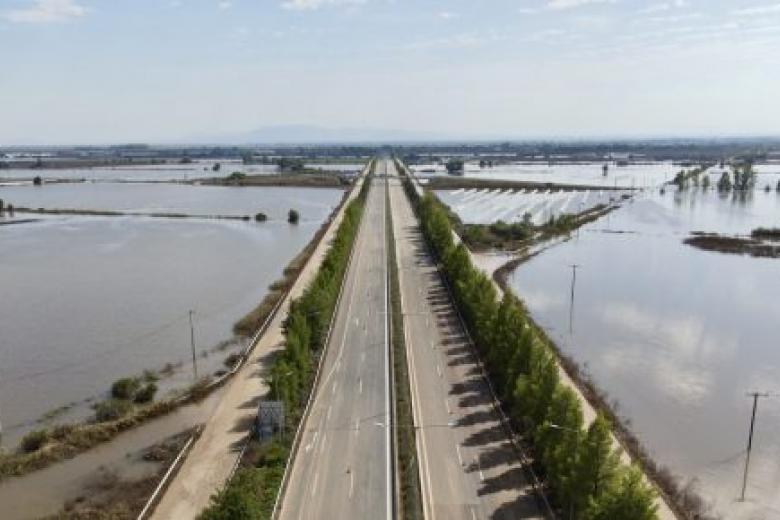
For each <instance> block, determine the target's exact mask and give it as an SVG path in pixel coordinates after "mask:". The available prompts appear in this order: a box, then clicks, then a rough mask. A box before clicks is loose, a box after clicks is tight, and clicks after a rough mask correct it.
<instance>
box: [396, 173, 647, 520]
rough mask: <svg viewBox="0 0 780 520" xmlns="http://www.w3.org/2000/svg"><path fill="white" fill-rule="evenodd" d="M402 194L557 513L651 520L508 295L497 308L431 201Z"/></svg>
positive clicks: (606, 440) (603, 430) (602, 425)
mask: <svg viewBox="0 0 780 520" xmlns="http://www.w3.org/2000/svg"><path fill="white" fill-rule="evenodd" d="M406 187H407V191H408V193H409V194H410V196H411V197H412V199H413V200H415V201H416V207H417V211H418V214H419V217H420V220H421V224H422V228H423V232H424V234H425V236H426V238H427V239H428V241H429V243H430V244H431V246H432V247H433V250H434V251H435V252H436V254H437V255H438V257H439V259H440V261H441V263H442V269H443V272H444V274H445V276H446V279H447V280H448V281H449V284H450V286H451V288H452V292H453V296H454V299H455V302H456V304H457V307H458V308H459V309H460V312H461V315H462V316H463V319H464V321H465V323H466V325H467V327H468V329H469V331H470V333H471V336H472V338H473V340H474V342H475V345H476V347H477V349H478V350H479V352H480V353H481V354H482V356H483V358H484V359H485V361H486V366H487V369H488V374H489V376H490V378H491V380H492V382H493V384H494V386H495V388H496V391H497V393H498V395H499V398H500V399H501V401H502V403H503V405H504V406H505V407H506V409H507V410H509V412H510V417H511V419H512V421H513V423H514V424H515V425H516V426H517V427H519V428H520V430H521V431H522V432H524V434H525V435H526V436H527V438H528V439H529V440H530V441H531V443H532V445H533V451H534V453H535V455H536V458H535V464H536V465H537V466H538V468H539V470H540V472H541V474H542V475H543V476H544V478H545V480H546V482H547V483H548V484H549V486H550V489H551V495H552V498H553V500H554V503H555V504H556V505H557V507H559V508H561V510H566V511H573V512H574V514H575V516H574V517H576V518H593V519H595V518H614V516H609V515H611V514H612V513H613V512H615V511H632V512H633V514H632V516H631V517H632V518H648V519H651V518H655V517H656V509H657V505H656V504H655V491H654V490H653V489H652V488H651V487H649V486H648V485H647V484H645V483H644V481H643V480H642V479H641V478H639V479H637V478H636V477H634V476H632V474H634V473H636V470H634V469H632V468H629V467H625V466H624V465H622V464H620V463H619V456H618V453H617V452H616V451H615V450H614V449H613V448H612V437H611V435H610V424H609V421H608V420H607V418H606V417H605V416H604V415H602V414H599V415H598V417H597V419H596V420H595V421H594V422H593V423H592V424H590V425H589V426H588V427H587V429H586V428H585V425H584V418H583V413H582V408H581V404H580V401H579V399H578V397H577V395H576V394H575V392H574V390H572V389H571V388H570V387H568V386H566V385H564V384H562V383H561V381H560V376H559V373H558V366H557V362H556V357H555V353H554V351H553V349H552V348H551V346H550V345H549V343H548V342H547V341H546V338H544V337H542V336H540V335H539V334H538V333H537V329H536V328H535V327H533V326H531V324H530V323H529V318H528V317H527V316H526V313H525V310H524V309H523V307H522V306H521V305H520V303H519V302H518V301H517V300H516V299H515V298H514V297H512V296H511V295H510V294H509V293H507V294H505V296H504V298H503V299H502V300H501V301H500V302H499V301H498V297H497V296H498V295H497V292H496V289H495V287H494V286H493V283H492V281H491V280H490V279H489V278H488V277H487V276H486V275H485V274H484V273H482V272H481V271H480V270H478V269H477V268H475V267H474V266H473V265H472V263H471V259H470V256H469V253H468V251H467V249H466V247H465V246H464V245H463V244H460V245H458V246H456V245H455V243H454V241H453V238H452V227H451V225H450V221H449V218H448V216H447V214H446V212H445V211H444V210H443V209H442V208H441V206H440V205H439V204H438V203H437V201H436V200H435V199H434V197H433V196H432V195H431V194H426V195H425V196H424V197H423V198H421V199H420V198H418V197H417V195H416V191H415V190H414V187H413V186H412V184H411V181H409V180H408V179H407V181H406Z"/></svg>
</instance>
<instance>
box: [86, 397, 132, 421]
mask: <svg viewBox="0 0 780 520" xmlns="http://www.w3.org/2000/svg"><path fill="white" fill-rule="evenodd" d="M132 409H133V403H131V402H130V401H127V400H125V399H108V400H107V401H103V402H100V403H98V404H97V405H96V406H95V419H96V420H97V421H98V422H108V421H116V420H117V419H121V418H122V417H124V416H125V415H127V414H128V413H130V411H131V410H132Z"/></svg>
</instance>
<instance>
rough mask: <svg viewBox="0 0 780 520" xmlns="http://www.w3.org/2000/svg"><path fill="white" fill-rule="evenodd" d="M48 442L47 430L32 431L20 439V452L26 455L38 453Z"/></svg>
mask: <svg viewBox="0 0 780 520" xmlns="http://www.w3.org/2000/svg"><path fill="white" fill-rule="evenodd" d="M48 440H49V432H48V431H47V430H33V431H31V432H30V433H28V434H27V435H25V436H24V437H22V450H23V451H25V452H26V453H32V452H34V451H38V450H39V449H41V448H42V447H43V445H44V444H46V442H48Z"/></svg>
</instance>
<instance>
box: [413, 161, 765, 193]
mask: <svg viewBox="0 0 780 520" xmlns="http://www.w3.org/2000/svg"><path fill="white" fill-rule="evenodd" d="M603 166H604V163H601V162H595V163H576V164H572V163H570V164H552V165H548V164H547V163H538V162H537V163H522V162H520V163H512V164H502V165H498V166H494V167H493V168H480V167H479V164H476V163H467V164H466V169H465V172H464V175H465V176H466V177H473V178H481V179H495V180H506V181H527V182H555V183H565V184H587V185H594V186H610V187H615V186H617V187H621V188H642V187H657V186H660V185H661V184H663V183H664V182H666V181H670V180H672V179H673V178H674V176H675V174H677V172H679V171H680V170H681V169H682V167H681V166H679V165H675V164H673V163H671V162H652V163H640V164H629V165H627V166H616V165H614V164H611V165H610V167H609V170H608V172H607V175H606V176H605V175H604V171H603ZM413 169H414V171H415V172H417V174H418V175H420V176H428V175H433V176H436V175H446V169H445V167H444V165H432V164H420V165H415V166H413ZM754 169H755V171H756V173H757V174H758V176H757V183H756V189H764V187H765V186H766V185H771V186H772V187H773V188H774V187H775V186H776V184H777V181H778V180H780V164H759V165H756V166H755V168H754ZM430 170H433V172H430ZM709 172H710V175H711V176H710V181H712V182H713V184H714V183H715V182H717V180H718V178H719V177H720V173H721V170H720V169H719V168H717V167H716V168H713V169H711V170H709Z"/></svg>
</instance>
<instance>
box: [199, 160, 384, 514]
mask: <svg viewBox="0 0 780 520" xmlns="http://www.w3.org/2000/svg"><path fill="white" fill-rule="evenodd" d="M375 166H376V165H375V162H372V163H371V166H370V175H371V174H373V170H374V168H375ZM370 175H369V178H367V179H365V181H364V184H363V187H362V189H361V191H360V194H359V195H358V197H357V198H356V199H355V200H353V201H352V202H350V203H349V204H348V205H347V207H346V209H345V211H344V218H343V220H342V221H341V223H340V225H339V227H338V229H337V230H336V234H335V238H334V240H333V242H332V245H331V247H330V249H329V250H328V252H327V254H326V255H325V258H324V260H323V262H322V265H321V266H320V269H319V271H318V272H317V275H316V276H315V278H314V280H313V281H312V282H311V284H310V285H309V286H308V287H307V288H306V290H305V291H304V293H303V295H302V296H301V297H300V298H298V299H297V300H294V301H293V302H291V304H290V312H289V314H288V316H287V320H286V321H285V330H284V333H285V347H284V350H283V351H282V352H281V353H279V355H278V356H277V357H276V358H275V359H274V361H273V364H272V366H271V369H270V374H271V376H270V386H271V392H270V394H271V395H272V396H273V397H274V398H275V399H278V400H281V401H282V402H283V403H284V406H285V425H284V432H283V434H282V437H281V439H280V440H275V441H269V442H266V443H264V444H260V443H258V442H257V441H255V440H252V441H250V443H249V445H248V448H247V450H246V451H245V456H244V457H243V459H242V460H241V464H240V468H239V469H238V470H237V471H236V474H235V475H234V477H233V478H232V479H231V480H230V482H229V483H228V485H227V486H226V487H225V488H224V489H223V490H222V491H220V492H219V493H217V494H215V495H214V496H212V497H211V504H210V505H209V507H208V508H207V509H206V510H205V511H203V513H202V514H201V516H200V518H201V519H205V520H212V519H213V520H218V519H219V520H221V519H224V518H239V517H240V518H246V519H263V518H270V516H271V513H272V511H273V507H274V503H275V501H276V499H277V495H278V494H279V493H280V492H281V485H282V480H283V478H284V473H285V469H286V464H287V461H288V459H289V454H290V452H291V450H294V449H295V446H294V445H293V443H294V439H291V438H290V435H289V433H290V432H294V431H297V429H298V427H299V425H300V423H301V421H302V420H303V415H304V413H305V410H306V403H307V402H308V400H309V396H310V394H311V392H312V390H313V383H314V381H315V376H316V371H317V367H318V366H319V360H320V359H321V357H322V356H323V354H324V347H325V340H326V338H327V334H328V330H329V329H330V325H331V321H332V317H333V315H334V313H335V311H336V304H337V302H338V298H339V293H340V291H341V286H342V281H343V279H344V276H345V274H346V269H347V266H348V264H349V259H350V257H351V253H352V246H353V243H354V241H355V238H356V237H357V233H358V229H359V227H360V221H361V217H362V214H363V207H364V205H365V200H366V196H367V193H368V188H369V186H370Z"/></svg>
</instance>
